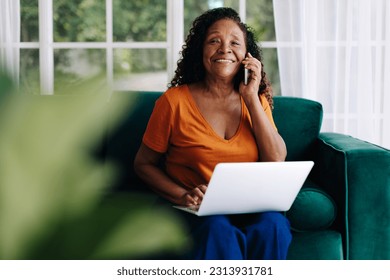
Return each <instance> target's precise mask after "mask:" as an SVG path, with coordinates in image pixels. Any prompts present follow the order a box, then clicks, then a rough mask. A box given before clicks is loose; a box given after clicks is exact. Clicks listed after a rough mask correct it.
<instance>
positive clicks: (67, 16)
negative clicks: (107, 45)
mask: <svg viewBox="0 0 390 280" xmlns="http://www.w3.org/2000/svg"><path fill="white" fill-rule="evenodd" d="M53 17H54V23H53V24H54V26H53V28H54V41H55V42H99V41H100V42H101V41H105V40H106V6H105V0H78V1H68V0H56V1H53Z"/></svg>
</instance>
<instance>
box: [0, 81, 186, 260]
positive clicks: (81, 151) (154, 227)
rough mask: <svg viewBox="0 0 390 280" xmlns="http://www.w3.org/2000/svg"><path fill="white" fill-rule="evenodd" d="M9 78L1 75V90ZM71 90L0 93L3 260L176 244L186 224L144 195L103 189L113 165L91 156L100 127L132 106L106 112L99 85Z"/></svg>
mask: <svg viewBox="0 0 390 280" xmlns="http://www.w3.org/2000/svg"><path fill="white" fill-rule="evenodd" d="M4 81H5V82H4ZM8 82H9V79H7V78H4V77H1V78H0V83H1V84H0V90H2V89H4V88H7V90H8V89H9V88H10V87H9V85H7V83H8ZM68 90H69V91H70V93H71V94H69V95H59V96H56V95H54V96H39V95H34V96H27V95H23V94H22V93H19V94H10V95H6V96H5V95H3V97H2V98H1V99H0V108H1V110H0V155H1V156H0V259H95V258H97V259H111V258H114V259H115V258H137V256H141V255H142V256H146V257H147V255H148V254H155V253H156V252H159V251H164V250H169V248H171V249H172V250H177V249H178V248H179V247H180V246H182V245H183V236H184V229H183V227H181V224H180V223H179V222H178V221H177V219H176V218H175V217H174V216H173V215H172V213H171V212H170V211H167V210H164V211H156V210H152V209H151V207H152V204H153V198H152V197H149V196H142V197H139V195H136V194H132V195H130V194H128V195H121V194H111V195H108V193H110V190H109V189H107V188H108V186H109V185H110V182H111V181H112V180H114V179H115V166H113V165H111V164H110V163H108V162H104V161H103V160H97V159H96V158H95V157H94V156H93V153H94V151H95V149H97V147H99V144H101V143H100V141H102V139H104V134H105V127H107V126H109V125H113V124H114V123H115V122H117V121H118V120H119V119H120V118H121V117H122V116H123V114H125V113H128V112H126V111H125V110H128V108H129V104H122V103H118V104H114V106H115V108H117V110H116V111H115V112H114V114H115V115H110V116H109V117H108V116H107V109H106V108H107V102H108V101H107V93H106V92H107V91H106V90H107V89H106V88H105V87H102V86H101V84H99V83H93V82H92V83H89V84H87V85H86V84H83V85H79V86H78V87H76V88H72V89H70V88H68ZM0 95H2V94H1V93H0ZM112 102H114V101H112ZM111 106H112V104H111ZM112 113H113V112H111V113H110V114H112ZM108 122H112V123H108ZM129 168H131V167H129Z"/></svg>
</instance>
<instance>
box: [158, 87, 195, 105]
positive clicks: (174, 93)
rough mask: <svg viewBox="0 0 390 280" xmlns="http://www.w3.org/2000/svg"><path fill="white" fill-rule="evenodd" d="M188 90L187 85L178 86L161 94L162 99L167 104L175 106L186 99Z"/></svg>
mask: <svg viewBox="0 0 390 280" xmlns="http://www.w3.org/2000/svg"><path fill="white" fill-rule="evenodd" d="M188 92H189V89H188V86H187V85H180V86H176V87H171V88H169V89H167V90H166V91H165V92H164V93H163V94H162V96H161V97H162V98H164V99H166V100H167V101H168V102H169V103H173V104H177V103H180V102H183V101H185V100H186V99H187V97H186V95H187V94H188Z"/></svg>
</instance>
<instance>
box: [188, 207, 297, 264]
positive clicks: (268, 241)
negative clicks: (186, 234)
mask: <svg viewBox="0 0 390 280" xmlns="http://www.w3.org/2000/svg"><path fill="white" fill-rule="evenodd" d="M185 220H186V221H187V222H188V224H189V227H190V232H191V235H192V239H193V240H194V248H193V250H192V252H191V255H190V256H189V258H190V259H202V260H242V259H248V260H276V259H286V257H287V251H288V247H289V245H290V242H291V232H290V223H289V222H288V220H287V218H286V217H285V216H283V215H282V214H281V213H279V212H265V213H256V214H240V215H215V216H205V217H197V216H194V215H191V214H185Z"/></svg>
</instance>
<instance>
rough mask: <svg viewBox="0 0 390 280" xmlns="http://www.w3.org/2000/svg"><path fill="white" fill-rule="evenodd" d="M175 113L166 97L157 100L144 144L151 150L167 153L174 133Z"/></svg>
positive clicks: (145, 134) (143, 140)
mask: <svg viewBox="0 0 390 280" xmlns="http://www.w3.org/2000/svg"><path fill="white" fill-rule="evenodd" d="M172 120H173V111H172V108H171V106H170V104H169V101H168V100H167V98H166V96H165V95H162V96H161V97H160V98H159V99H157V101H156V103H155V106H154V109H153V112H152V114H151V116H150V118H149V122H148V125H147V127H146V130H145V133H144V136H143V139H142V142H143V143H144V144H145V145H146V146H148V147H149V148H150V149H152V150H154V151H156V152H159V153H165V152H166V151H167V149H168V144H169V139H170V135H171V131H172Z"/></svg>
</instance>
